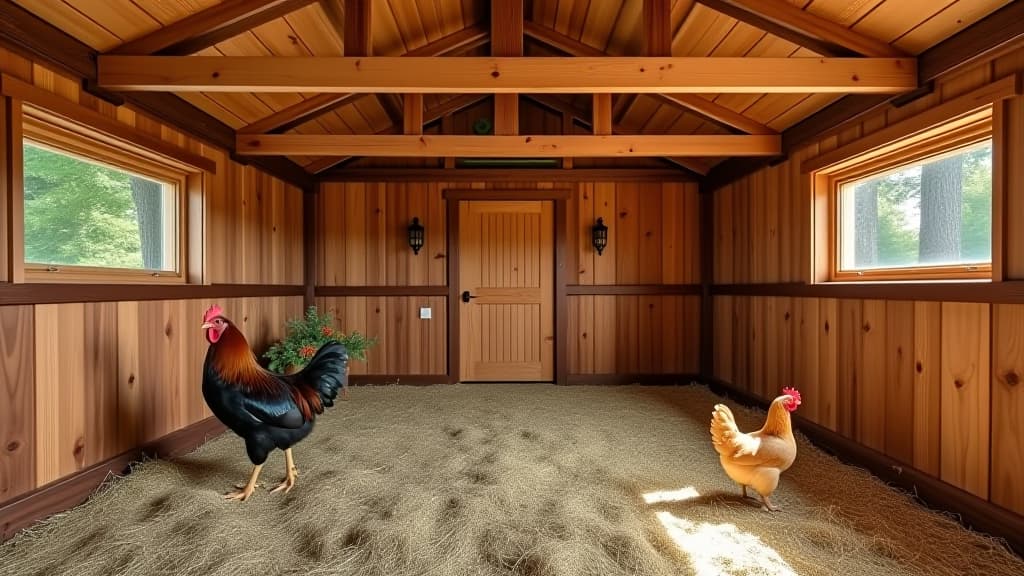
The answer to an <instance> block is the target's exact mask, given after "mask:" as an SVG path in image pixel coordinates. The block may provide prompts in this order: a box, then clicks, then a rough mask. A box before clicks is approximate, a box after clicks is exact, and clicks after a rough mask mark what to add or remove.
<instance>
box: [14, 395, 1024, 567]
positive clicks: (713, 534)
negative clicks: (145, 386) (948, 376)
mask: <svg viewBox="0 0 1024 576" xmlns="http://www.w3.org/2000/svg"><path fill="white" fill-rule="evenodd" d="M717 401H720V398H718V397H716V396H714V395H713V394H711V393H710V392H709V391H708V390H707V389H706V388H704V387H702V386H685V387H669V388H649V387H640V386H624V387H556V386H551V385H513V384H508V385H454V386H433V387H406V386H387V387H367V388H354V389H352V390H351V393H350V401H348V402H342V403H340V404H338V405H336V406H335V407H334V408H332V409H330V410H329V411H328V412H327V413H326V414H325V415H324V416H323V417H321V419H320V420H319V421H318V423H317V428H316V429H315V431H314V432H313V434H312V435H311V436H310V437H309V438H308V439H307V440H306V441H304V442H302V443H301V444H299V445H298V446H297V447H296V449H295V457H296V464H297V465H298V467H299V473H300V476H299V479H298V484H297V486H296V487H295V489H294V490H292V492H291V493H289V494H287V495H282V494H270V493H269V492H268V490H267V488H268V487H272V486H274V485H276V483H277V482H278V481H279V480H280V478H281V477H282V476H283V471H284V458H283V456H282V454H281V453H280V452H275V453H274V454H272V455H271V458H270V459H269V460H268V462H267V466H266V467H265V468H264V474H263V477H262V480H263V482H264V487H263V488H261V489H260V490H258V491H257V492H256V494H254V496H253V498H252V499H250V500H249V501H248V502H245V503H238V502H226V501H224V500H223V499H222V498H221V494H222V493H223V492H224V491H226V490H227V489H228V488H230V486H231V485H232V484H235V483H238V482H242V481H244V480H245V479H246V478H247V477H248V474H249V471H250V464H249V462H248V460H247V458H246V457H245V450H244V447H243V444H242V441H241V440H240V439H239V438H237V437H236V436H234V435H233V434H231V433H228V434H225V435H224V436H222V437H220V438H217V439H216V440H213V441H211V442H209V443H207V444H206V445H205V446H203V447H202V448H200V449H199V450H197V451H196V452H194V453H192V454H190V455H188V456H186V457H182V458H180V459H177V460H175V461H150V462H146V463H143V464H141V465H139V466H138V467H137V468H136V469H135V471H134V472H133V473H132V474H131V475H129V476H128V477H126V478H120V479H115V480H113V481H112V482H110V483H109V485H108V486H107V487H106V488H105V489H104V490H103V491H101V492H100V493H99V494H98V495H96V496H94V497H93V498H92V499H91V500H90V501H89V502H87V503H86V504H84V505H82V506H80V507H78V508H76V509H75V510H72V511H70V512H68V513H65V514H62V515H60V516H58V517H55V518H53V519H51V520H50V521H48V522H46V523H44V524H42V525H39V526H37V527H36V528H34V529H32V530H30V531H27V532H24V533H22V534H21V535H19V536H18V537H17V538H15V539H13V540H12V541H10V542H8V543H6V544H4V545H2V546H0V575H12V574H19V575H21V574H26V575H40V576H41V575H54V574H75V575H93V574H96V575H101V574H102V575H120V574H139V575H160V574H184V575H193V574H194V575H200V574H202V575H247V574H251V575H260V576H263V575H269V574H289V575H292V574H294V575H298V574H311V575H322V574H352V575H356V574H358V575H365V576H383V575H389V576H411V575H427V574H430V575H435V574H436V575H448V574H452V575H454V574H474V575H476V574H479V575H491V574H520V575H523V576H555V575H571V574H595V575H598V574H599V575H602V576H613V575H619V574H652V575H668V574H699V575H712V574H739V575H750V574H769V575H774V574H846V575H855V574H872V575H875V574H921V575H928V576H943V575H947V574H948V575H952V574H965V573H973V574H987V575H993V576H995V575H1002V574H1007V575H1008V574H1017V575H1020V574H1024V561H1022V560H1021V559H1020V558H1018V557H1016V556H1013V555H1012V554H1010V553H1008V552H1007V551H1006V550H1005V548H1004V547H1002V546H1001V545H1000V543H999V542H997V541H995V540H992V539H988V538H984V537H981V536H979V535H977V534H973V533H971V532H968V531H966V530H964V529H962V528H961V527H960V526H959V525H958V524H956V523H955V522H953V521H952V520H950V519H949V518H947V517H945V516H943V515H940V514H937V513H934V512H931V511H928V510H926V509H924V508H922V507H920V506H918V505H916V504H914V502H913V501H912V500H911V499H910V498H909V497H908V496H906V495H904V494H901V493H899V492H897V491H895V490H892V489H889V488H887V487H886V486H884V485H883V484H881V483H880V482H878V481H877V480H876V479H874V478H873V477H871V476H870V475H868V474H867V473H866V472H863V471H861V470H858V469H854V468H851V467H847V466H844V465H841V464H840V463H838V462H837V461H836V460H834V459H833V458H831V457H829V456H827V455H825V454H823V453H822V452H820V451H818V450H816V449H814V448H812V447H811V446H810V445H809V444H807V443H806V442H805V441H804V440H803V439H802V438H799V439H798V442H799V452H798V455H797V460H796V463H795V464H794V466H793V468H791V469H790V470H789V471H788V472H786V473H785V474H784V475H783V477H782V482H781V485H780V488H779V490H778V492H776V495H775V497H774V502H775V503H776V504H777V505H778V506H780V508H781V511H779V512H777V513H774V514H771V513H768V512H765V511H762V510H761V509H760V507H759V506H758V504H757V503H756V502H754V501H753V500H746V501H744V500H742V499H741V498H740V497H739V491H738V489H737V488H736V486H735V485H733V484H732V483H731V481H730V480H729V479H728V477H726V476H725V473H724V472H723V471H722V469H721V467H720V465H719V463H718V457H717V454H716V453H715V452H714V451H713V449H712V448H711V445H710V441H709V435H708V422H709V419H710V414H711V407H712V405H713V404H714V403H716V402H717ZM730 404H732V403H730ZM732 406H733V407H734V408H735V404H732ZM734 411H735V412H736V416H737V419H738V420H739V422H740V424H741V426H742V427H744V429H745V430H751V429H755V428H757V427H759V426H760V425H761V423H762V422H763V419H764V413H763V412H757V411H749V410H744V409H736V410H734Z"/></svg>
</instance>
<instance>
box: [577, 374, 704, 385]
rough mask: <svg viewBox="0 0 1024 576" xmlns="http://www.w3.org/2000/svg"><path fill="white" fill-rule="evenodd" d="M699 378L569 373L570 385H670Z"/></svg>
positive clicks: (694, 375)
mask: <svg viewBox="0 0 1024 576" xmlns="http://www.w3.org/2000/svg"><path fill="white" fill-rule="evenodd" d="M696 380H699V378H698V377H697V375H696V374H569V377H568V380H567V382H566V384H568V385H569V386H622V385H627V384H643V385H648V386H650V385H656V386H670V385H673V384H680V385H682V384H689V383H690V382H693V381H696Z"/></svg>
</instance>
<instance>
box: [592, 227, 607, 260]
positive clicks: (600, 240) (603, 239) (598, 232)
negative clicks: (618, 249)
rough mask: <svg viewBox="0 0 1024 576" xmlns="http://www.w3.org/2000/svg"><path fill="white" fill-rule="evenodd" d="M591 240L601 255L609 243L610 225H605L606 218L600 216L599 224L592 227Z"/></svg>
mask: <svg viewBox="0 0 1024 576" xmlns="http://www.w3.org/2000/svg"><path fill="white" fill-rule="evenodd" d="M590 240H591V241H592V242H593V243H594V249H595V250H597V255H598V256H600V255H601V253H602V252H604V248H605V246H607V245H608V227H607V226H605V225H604V218H598V219H597V224H594V226H593V227H592V228H591V229H590Z"/></svg>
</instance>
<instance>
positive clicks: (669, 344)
mask: <svg viewBox="0 0 1024 576" xmlns="http://www.w3.org/2000/svg"><path fill="white" fill-rule="evenodd" d="M449 188H451V189H466V188H474V189H481V190H485V189H507V190H533V189H538V188H540V189H545V188H546V189H551V188H566V189H570V190H571V194H570V198H569V201H568V202H567V215H566V219H567V221H568V226H569V233H568V234H567V238H568V247H567V251H566V252H567V256H568V257H567V262H566V268H567V270H569V271H570V273H569V274H568V283H569V285H570V286H576V287H577V288H576V291H577V292H582V293H580V294H573V295H570V296H569V297H568V313H569V331H568V334H566V335H565V337H566V338H568V342H569V359H568V364H569V365H568V370H569V374H570V375H575V374H683V373H687V374H693V373H696V372H697V368H698V367H697V363H698V357H699V350H698V348H699V343H698V332H699V325H698V324H699V323H698V318H699V297H698V296H693V295H683V294H680V293H679V292H680V290H679V287H681V286H685V285H694V284H698V283H699V282H700V279H699V274H700V264H699V261H698V259H699V258H698V254H699V251H698V248H697V241H698V240H697V225H698V214H697V187H696V185H695V184H692V183H687V184H683V183H642V184H640V183H623V182H617V183H612V182H587V183H550V182H521V183H517V182H477V183H466V182H459V183H444V182H426V183H415V182H413V183H383V182H379V183H329V184H324V185H323V187H322V188H321V191H320V194H319V199H318V207H317V213H318V218H319V221H318V223H317V229H318V242H317V246H318V252H317V286H318V289H320V290H321V296H320V297H319V298H318V299H317V302H318V305H320V306H322V307H325V308H327V309H330V310H333V311H334V313H335V315H336V317H337V318H338V321H339V325H340V326H341V327H342V329H343V330H346V331H350V330H359V331H360V332H363V333H365V334H369V335H371V336H377V337H378V338H380V344H379V345H378V347H376V348H374V349H373V350H371V352H370V354H369V357H368V361H367V362H366V363H365V364H363V363H359V362H355V363H353V364H352V366H351V370H352V374H373V375H402V374H404V375H413V374H435V375H436V374H444V373H446V371H447V364H446V355H447V347H446V346H447V327H446V318H447V310H446V305H447V295H446V293H445V290H446V288H447V275H446V270H447V260H446V259H447V254H448V250H447V245H446V234H447V230H446V222H445V214H446V209H445V200H444V199H443V198H442V194H443V191H444V190H445V189H449ZM413 216H419V217H420V221H421V222H422V224H423V226H424V227H425V228H426V242H425V244H424V247H423V249H422V250H421V251H420V253H419V255H413V253H412V250H411V249H409V247H408V244H407V239H406V238H407V236H406V226H407V225H408V223H409V221H410V220H411V218H412V217H413ZM598 216H603V217H604V219H605V222H606V224H607V225H608V227H609V245H608V248H607V249H606V250H605V252H604V254H603V255H602V256H597V254H596V252H595V251H594V248H593V247H592V245H591V242H590V226H591V225H592V224H593V223H594V221H595V220H596V218H597V217H598ZM345 287H347V288H356V287H358V288H360V293H359V294H352V295H343V296H336V295H330V296H325V295H323V292H325V291H328V290H329V289H330V288H345ZM411 287H416V288H418V289H419V292H420V294H415V292H417V290H412V291H411V293H412V294H414V295H409V294H410V290H409V289H410V288H411ZM613 287H635V288H636V290H637V293H636V294H612V293H611V292H613V291H614V290H611V289H612V288H613ZM366 291H369V293H370V294H366ZM396 292H404V294H405V295H399V294H397V293H396ZM431 293H432V294H434V295H429V294H431ZM440 294H444V295H440ZM428 305H429V306H431V307H432V308H433V314H432V315H433V318H432V319H431V320H420V319H419V315H418V311H419V307H420V306H428ZM414 325H419V326H420V327H419V328H414V329H412V330H409V327H410V326H414Z"/></svg>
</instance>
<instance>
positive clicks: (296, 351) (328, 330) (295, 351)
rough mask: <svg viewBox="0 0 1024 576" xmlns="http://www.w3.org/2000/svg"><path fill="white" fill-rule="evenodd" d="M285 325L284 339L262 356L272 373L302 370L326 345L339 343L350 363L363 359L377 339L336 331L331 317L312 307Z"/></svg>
mask: <svg viewBox="0 0 1024 576" xmlns="http://www.w3.org/2000/svg"><path fill="white" fill-rule="evenodd" d="M286 326H287V329H286V332H285V334H286V335H285V338H284V339H283V340H279V341H278V342H275V343H274V345H273V346H271V347H270V349H269V350H267V351H266V352H265V353H264V354H263V357H264V358H267V359H268V360H270V365H269V368H270V369H271V370H273V371H275V372H282V373H283V372H286V371H287V370H288V369H289V368H291V369H293V370H294V369H299V368H302V367H303V366H305V365H306V363H307V362H309V360H310V359H311V358H312V357H313V355H314V354H316V351H317V350H319V349H320V347H321V346H323V345H324V344H326V343H328V342H332V341H333V342H341V343H342V344H343V345H344V346H345V348H346V349H347V350H348V357H349V359H351V360H366V351H367V350H368V349H369V348H371V347H373V346H374V345H376V344H377V338H375V337H374V338H367V337H366V336H365V335H363V334H360V333H359V332H358V331H356V330H353V331H352V332H350V333H348V334H345V333H343V332H340V331H338V330H336V329H335V328H334V326H333V322H332V318H331V315H330V314H328V313H323V314H321V313H319V312H317V309H316V306H310V307H309V308H308V309H306V315H305V316H304V317H303V318H292V319H291V320H288V322H287V324H286Z"/></svg>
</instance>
